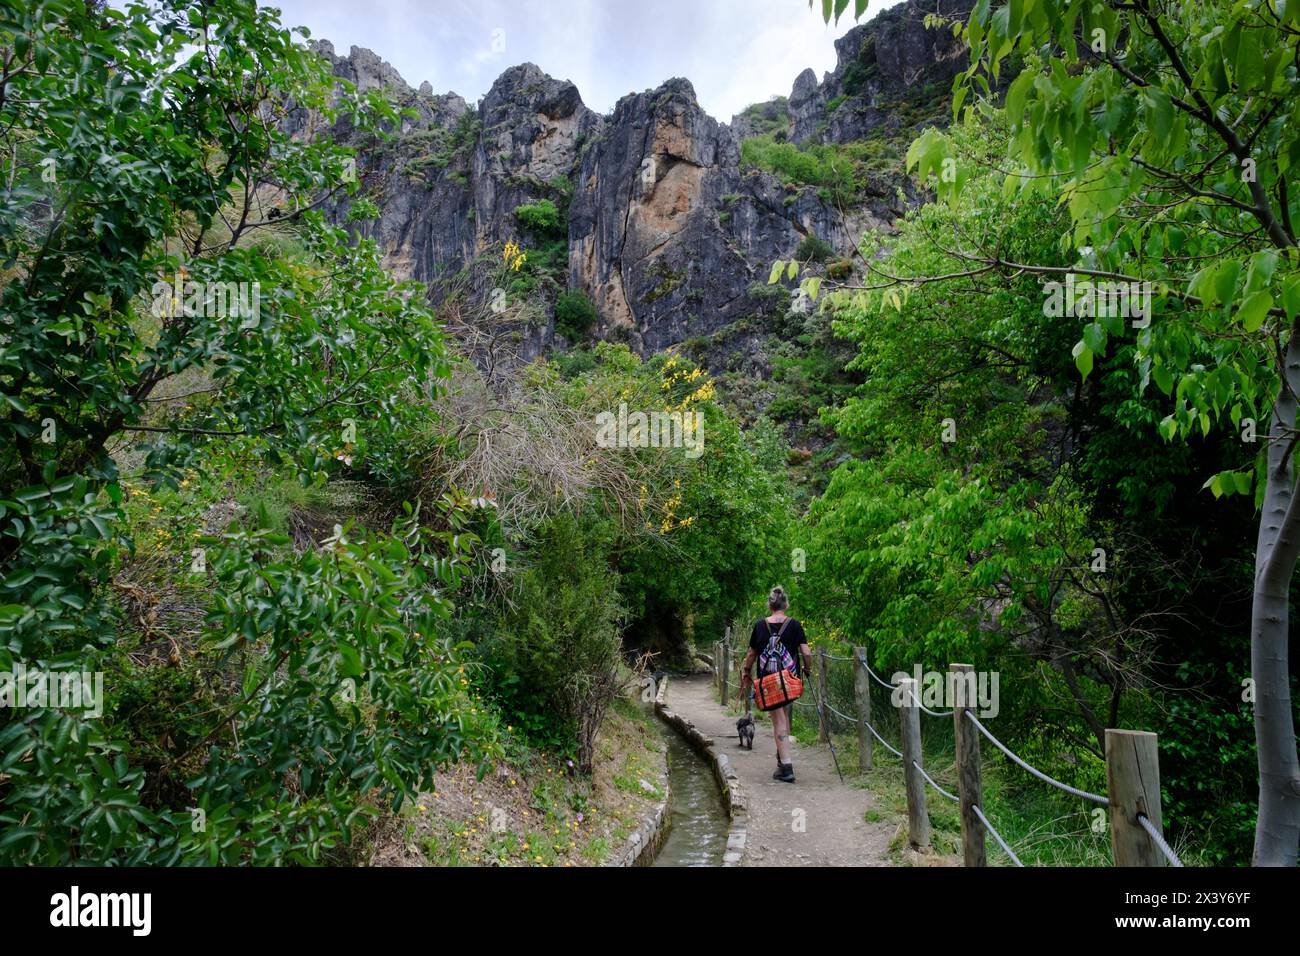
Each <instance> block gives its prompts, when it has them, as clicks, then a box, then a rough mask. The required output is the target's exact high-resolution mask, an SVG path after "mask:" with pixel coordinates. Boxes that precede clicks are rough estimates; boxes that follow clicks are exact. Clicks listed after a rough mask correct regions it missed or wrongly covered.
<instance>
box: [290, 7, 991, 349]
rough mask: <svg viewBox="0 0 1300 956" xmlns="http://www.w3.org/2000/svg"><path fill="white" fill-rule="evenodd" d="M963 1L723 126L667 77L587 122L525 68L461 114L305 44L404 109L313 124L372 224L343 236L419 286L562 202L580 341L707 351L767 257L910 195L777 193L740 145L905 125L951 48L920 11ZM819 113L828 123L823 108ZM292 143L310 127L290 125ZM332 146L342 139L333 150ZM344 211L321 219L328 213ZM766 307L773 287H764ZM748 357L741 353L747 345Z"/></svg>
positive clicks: (363, 59) (523, 237) (457, 100)
mask: <svg viewBox="0 0 1300 956" xmlns="http://www.w3.org/2000/svg"><path fill="white" fill-rule="evenodd" d="M970 6H971V2H970V0H908V2H906V3H904V4H900V5H899V6H898V7H895V8H894V9H892V10H888V11H886V12H884V13H882V14H880V15H879V16H878V17H877V18H876V19H875V20H873V21H872V22H871V23H868V24H865V25H862V26H859V27H856V28H854V29H853V30H851V31H849V32H848V33H847V34H846V35H845V36H844V37H842V38H841V39H840V40H839V41H837V43H836V49H837V53H838V59H839V62H838V64H837V66H836V69H835V70H834V71H833V72H832V73H828V74H826V76H825V77H823V78H822V80H821V81H818V79H817V77H816V75H815V74H814V73H813V72H812V71H811V70H805V71H804V72H803V73H802V74H800V75H799V77H798V78H797V79H796V80H795V83H794V87H793V89H792V91H791V94H790V96H789V98H788V101H774V102H773V103H770V104H762V105H760V106H759V107H755V108H751V109H750V110H747V111H746V113H745V114H742V115H741V116H738V117H736V118H734V119H733V120H732V122H731V124H722V123H719V122H718V121H716V120H715V119H713V118H712V117H710V116H708V115H707V114H706V113H705V112H704V111H703V109H701V107H700V105H699V103H698V102H697V100H696V96H695V90H694V88H693V87H692V86H691V84H690V82H689V81H688V80H685V79H670V80H668V81H667V82H665V83H664V84H662V85H661V86H660V87H658V88H657V89H654V90H649V91H646V92H642V93H635V94H631V95H629V96H626V97H624V98H623V99H621V100H620V101H619V102H618V104H617V105H616V106H615V108H614V110H613V112H612V113H611V114H610V115H608V116H602V115H600V114H598V113H596V112H594V111H592V110H590V109H588V108H587V107H586V106H585V105H584V104H583V102H582V97H581V95H580V94H579V91H578V89H577V88H576V87H575V86H574V85H573V84H572V83H570V82H568V81H566V80H558V79H554V78H552V77H550V76H547V75H546V74H545V73H543V72H542V71H541V70H540V69H539V68H538V67H536V66H535V65H533V64H531V63H525V64H521V65H519V66H514V67H511V68H510V69H508V70H506V71H505V72H504V73H503V74H501V76H500V77H499V78H498V79H497V81H496V82H495V83H494V84H493V86H492V88H491V90H490V91H489V92H488V93H487V95H486V96H484V98H483V99H482V101H481V102H480V103H479V104H478V105H477V107H472V106H470V105H469V104H467V103H466V102H465V101H464V100H463V99H462V98H461V97H459V96H457V95H456V94H454V93H448V94H443V95H436V94H434V93H433V91H432V89H431V87H430V86H429V84H428V83H424V84H422V85H421V86H420V87H419V89H418V90H413V89H412V88H411V87H409V86H408V85H407V83H406V81H405V80H403V79H402V77H401V76H399V75H398V74H397V72H396V71H395V70H394V69H393V68H392V67H391V66H390V65H389V64H388V63H386V62H384V61H383V60H382V59H380V57H378V56H377V55H375V54H374V53H372V52H371V51H369V50H364V49H359V48H356V47H353V48H352V50H351V51H350V53H349V55H348V56H346V57H341V56H339V55H337V54H336V53H335V51H334V48H333V46H332V45H330V44H329V43H328V42H324V41H322V42H318V43H317V44H316V46H315V48H316V50H317V51H318V52H319V54H320V55H321V56H323V57H325V58H326V59H327V60H328V61H329V63H330V66H331V69H332V70H333V72H334V74H335V75H336V76H338V77H340V78H345V79H347V80H349V81H351V82H352V83H354V84H355V85H356V86H357V88H358V89H360V90H362V91H368V90H372V89H384V90H386V91H387V92H388V95H389V96H390V97H391V98H392V99H393V100H394V101H395V102H396V103H397V105H398V106H399V107H401V108H403V109H405V110H407V111H408V112H409V115H408V116H407V117H405V118H403V120H402V121H401V124H400V127H399V128H397V129H394V130H393V131H392V132H393V134H394V136H393V140H392V141H391V142H389V143H386V144H382V145H380V146H377V147H376V146H374V145H373V144H371V143H369V142H359V141H358V140H359V139H360V138H359V137H356V136H351V132H352V131H350V130H348V129H347V128H346V126H345V125H340V127H337V128H334V129H333V130H330V132H331V133H332V134H333V135H335V136H336V137H338V138H340V139H342V140H343V141H344V142H352V143H353V144H355V145H357V146H358V147H359V148H360V149H359V155H360V157H361V158H360V160H359V168H358V174H359V175H360V176H361V179H362V183H363V184H364V186H365V187H366V191H367V193H368V194H369V195H370V196H371V198H372V199H373V200H374V201H375V202H376V203H377V205H378V207H379V210H380V216H379V218H378V220H376V221H373V222H369V223H366V224H365V225H364V226H363V227H356V228H360V229H361V231H362V232H364V234H366V235H368V236H371V237H373V238H375V239H376V240H377V241H378V243H379V245H380V248H381V249H382V250H383V251H384V254H385V256H386V260H387V265H388V267H389V268H390V269H391V270H392V271H393V272H394V273H395V274H397V275H398V276H400V277H402V278H413V279H417V280H420V281H423V282H426V283H430V288H431V296H432V297H433V298H434V299H435V300H436V298H437V296H438V291H437V290H438V288H439V285H440V283H439V280H440V278H443V277H446V276H449V275H452V274H454V273H456V272H457V271H458V270H461V269H462V268H463V267H465V266H467V265H470V264H472V263H473V262H474V261H475V259H476V258H478V257H481V256H485V255H495V254H496V253H497V250H498V249H499V246H500V245H501V244H502V243H504V242H505V241H507V240H508V239H517V240H519V241H520V242H521V243H522V244H523V245H524V246H525V247H526V248H530V249H531V248H532V246H533V244H535V243H536V240H537V237H535V236H531V235H529V234H528V233H527V232H526V231H525V230H524V229H523V226H522V224H521V223H520V222H519V221H518V219H517V217H516V215H515V210H516V209H518V208H519V207H520V206H521V205H524V204H528V203H536V202H537V201H539V200H541V199H551V200H552V201H554V202H556V204H557V206H559V207H561V208H564V206H566V205H567V213H568V215H567V220H568V221H567V240H568V248H567V252H568V256H567V276H566V275H564V269H563V265H562V263H561V267H560V269H559V275H558V282H560V283H565V282H567V285H568V287H569V288H570V289H578V290H581V291H583V292H585V293H586V294H587V295H588V296H589V297H590V298H591V300H592V302H593V303H594V304H595V306H596V309H597V311H598V313H599V315H600V325H599V327H598V328H597V329H596V334H597V335H599V336H601V337H605V338H614V339H621V340H625V341H628V342H629V343H630V344H631V345H632V346H633V347H635V348H637V349H638V350H640V351H642V352H645V353H649V352H654V351H660V350H663V349H665V348H668V347H670V346H673V345H676V344H679V343H683V342H685V341H687V340H689V339H698V338H704V339H713V338H715V337H717V336H718V333H719V332H721V331H722V330H724V329H727V328H728V327H730V326H733V325H735V324H736V323H738V322H739V320H742V319H744V318H746V317H748V316H753V315H755V314H761V313H762V312H763V311H764V310H765V309H770V308H771V306H772V303H773V295H774V293H773V292H772V290H771V289H769V288H767V287H766V282H767V275H768V271H769V269H770V266H771V263H772V262H773V261H774V260H776V259H779V258H790V257H792V256H793V255H794V253H795V250H796V249H797V248H798V247H799V245H800V243H801V242H802V241H803V240H804V239H805V238H807V237H810V236H815V237H817V238H819V239H821V240H824V241H825V242H828V243H830V245H831V246H832V247H833V248H834V249H835V250H836V251H837V252H838V253H840V254H843V253H844V252H846V251H849V250H851V249H852V247H853V245H854V243H855V242H856V240H857V238H858V237H859V236H860V235H861V234H862V232H863V231H864V230H867V229H887V228H889V224H890V223H891V222H892V221H893V219H895V218H896V217H897V216H898V215H900V214H901V212H902V211H904V209H905V208H906V203H907V200H908V199H909V198H910V199H914V198H915V195H914V191H912V192H908V190H911V188H912V187H911V186H910V185H907V186H905V190H904V191H905V195H904V199H903V200H900V199H899V196H898V189H899V187H900V185H904V184H903V183H901V182H899V181H886V180H882V181H881V182H879V183H876V182H874V181H872V182H869V184H868V187H867V189H866V190H865V191H864V194H863V195H862V197H861V202H860V203H859V204H857V205H856V206H855V208H852V209H840V208H835V207H834V206H832V205H831V204H830V203H829V201H828V198H829V197H827V196H826V195H825V192H824V191H823V192H822V193H821V195H819V191H818V190H817V189H814V188H811V187H803V188H800V187H798V186H797V185H788V186H787V185H783V184H782V183H781V182H780V181H779V180H778V179H777V178H776V177H775V176H773V175H771V174H769V173H767V172H763V171H760V170H756V169H749V170H746V169H743V168H742V164H741V149H740V143H741V141H742V140H743V139H744V138H747V137H750V136H755V135H760V134H763V133H772V132H775V133H776V135H777V136H778V138H788V139H790V140H793V141H795V142H800V143H803V142H815V143H843V142H848V141H850V140H855V139H861V138H864V137H866V136H870V135H872V134H873V133H874V132H875V131H876V130H879V129H881V128H884V129H904V130H906V129H907V128H909V126H910V125H914V124H915V122H916V119H917V117H916V115H914V114H916V113H917V109H916V108H915V107H916V106H917V104H918V103H919V102H922V101H923V100H924V99H925V98H926V97H931V98H934V99H936V100H940V99H943V100H945V101H946V97H947V95H948V89H949V86H950V85H951V79H952V76H953V75H954V74H955V73H956V71H957V70H959V69H961V68H962V67H963V65H964V63H965V60H964V57H965V52H964V50H963V49H961V48H960V47H958V45H957V44H956V41H955V40H953V38H952V35H951V32H950V31H945V30H927V29H926V28H925V27H924V24H923V19H924V16H925V14H926V13H927V12H934V11H935V10H936V9H939V10H941V12H943V13H944V14H945V15H958V14H960V15H963V16H964V13H965V12H966V11H968V10H969V8H970ZM832 107H833V109H832ZM290 127H291V132H293V133H295V134H299V135H312V134H314V133H319V132H322V131H323V130H321V129H319V128H318V126H317V124H316V122H315V120H314V118H313V117H312V116H311V115H309V114H307V113H305V112H302V113H299V114H295V115H294V116H293V117H292V118H291V120H290ZM350 136H351V138H349V137H350ZM347 206H348V203H347V202H346V201H344V202H341V203H340V204H339V205H338V206H337V207H335V208H334V209H332V210H331V212H332V213H333V214H335V215H336V216H338V217H339V218H340V219H342V218H343V217H344V216H345V215H346V212H347ZM775 294H776V295H777V296H780V295H781V294H782V293H775ZM553 338H554V332H553V330H552V329H551V328H549V327H548V328H545V329H539V330H536V332H535V334H534V333H530V336H529V339H528V341H527V343H526V347H525V351H526V352H528V353H531V354H536V353H537V352H540V351H542V350H543V349H545V348H546V347H547V346H549V345H551V344H552V342H553ZM747 342H748V345H752V342H749V341H748V340H747V339H746V337H745V336H744V335H731V336H729V337H728V339H727V345H726V347H725V349H719V348H713V347H710V348H709V349H707V350H706V352H705V354H704V355H703V356H702V357H703V358H704V359H705V361H706V362H707V364H709V365H710V366H711V367H714V368H715V369H718V368H725V367H733V368H740V367H744V366H746V365H747V364H748V365H749V366H756V365H757V364H761V363H759V362H757V360H755V361H749V359H751V358H754V356H752V355H749V356H747V355H745V354H740V357H739V360H738V358H737V353H745V352H746V350H747V347H748V346H747ZM750 351H752V350H750Z"/></svg>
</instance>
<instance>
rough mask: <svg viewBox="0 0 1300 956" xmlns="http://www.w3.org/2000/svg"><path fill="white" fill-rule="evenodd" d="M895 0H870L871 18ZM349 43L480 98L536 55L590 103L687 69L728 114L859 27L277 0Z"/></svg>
mask: <svg viewBox="0 0 1300 956" xmlns="http://www.w3.org/2000/svg"><path fill="white" fill-rule="evenodd" d="M894 2H895V0H872V3H871V6H870V10H869V12H868V14H867V16H868V17H870V16H872V15H874V13H875V12H876V11H878V10H880V9H883V8H885V7H889V6H892V5H893V3H894ZM265 5H266V6H275V7H279V8H280V10H281V13H282V16H281V19H282V21H283V22H284V23H285V24H286V25H290V26H306V27H308V28H309V29H310V30H311V34H312V36H313V37H316V38H323V39H327V40H330V41H332V42H333V43H334V46H335V48H336V50H337V51H338V52H339V53H340V54H345V55H346V53H347V51H348V48H349V47H351V46H353V45H356V46H362V47H369V48H370V49H372V50H374V51H375V52H376V53H377V54H379V56H380V57H382V58H383V59H385V60H387V61H388V62H389V63H391V64H393V66H394V67H396V68H397V71H398V72H399V73H401V74H402V76H403V77H404V78H405V79H406V81H407V82H408V83H409V84H410V85H411V86H413V87H415V86H419V85H420V83H421V82H422V81H424V80H428V81H429V82H430V83H431V84H432V85H433V89H434V91H435V92H437V93H445V92H448V91H455V92H456V93H459V94H460V95H461V96H463V97H465V99H467V100H469V101H470V102H471V103H472V102H474V101H475V100H476V99H478V98H479V97H481V96H482V95H483V94H484V93H486V92H487V91H488V89H489V88H490V87H491V86H492V81H493V80H495V79H496V78H497V76H498V75H500V73H501V72H502V71H503V70H504V69H506V67H509V66H513V65H514V64H516V63H523V62H526V61H531V62H533V63H536V64H537V65H538V66H540V67H541V68H542V69H543V70H544V71H545V72H547V73H549V74H551V75H552V76H555V77H557V78H560V79H568V80H572V81H573V82H574V83H576V84H577V86H578V89H579V91H580V92H581V93H582V99H583V102H585V103H586V104H587V105H588V106H590V107H591V108H592V109H595V110H599V111H601V112H608V111H609V110H610V109H612V108H613V106H614V103H615V102H616V101H617V100H618V99H619V97H621V96H624V95H626V94H628V93H633V92H640V91H641V90H645V89H650V88H653V87H656V86H658V85H659V84H660V83H662V82H663V81H664V80H666V79H668V78H669V77H673V76H684V77H686V78H687V79H689V80H690V81H691V82H692V83H693V84H694V86H695V92H696V94H697V95H698V96H699V100H700V103H701V105H703V107H704V108H705V109H706V110H707V111H708V112H709V113H710V114H711V115H713V116H714V117H716V118H718V119H720V120H723V121H726V120H729V119H730V118H731V116H732V114H734V113H737V112H739V111H740V110H741V109H743V108H744V107H745V106H747V105H748V104H750V103H757V102H761V101H762V100H766V99H768V98H769V97H771V96H774V95H776V94H789V92H790V86H791V84H793V83H794V78H795V77H796V76H798V75H799V73H800V72H801V71H802V70H803V69H804V68H805V67H812V68H813V70H814V71H816V73H817V76H818V78H820V77H821V74H822V72H823V71H825V70H829V69H832V68H834V66H835V47H834V45H833V42H834V40H835V38H836V37H838V36H841V35H842V34H844V33H845V32H847V31H848V30H849V29H851V28H852V27H853V26H854V23H853V21H852V17H851V16H845V17H844V18H843V19H842V20H841V21H840V24H839V26H838V27H836V26H834V25H832V26H826V25H825V24H823V23H822V19H821V14H820V7H821V4H817V7H818V11H817V12H814V11H812V10H809V9H808V3H807V2H806V0H269V2H267V3H266V4H265Z"/></svg>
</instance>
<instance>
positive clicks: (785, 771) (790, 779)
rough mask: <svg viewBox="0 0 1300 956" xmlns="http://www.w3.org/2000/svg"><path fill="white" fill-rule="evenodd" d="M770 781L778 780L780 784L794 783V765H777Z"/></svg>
mask: <svg viewBox="0 0 1300 956" xmlns="http://www.w3.org/2000/svg"><path fill="white" fill-rule="evenodd" d="M772 779H773V780H780V781H781V782H782V783H794V764H792V763H777V765H776V771H775V772H774V773H773V774H772Z"/></svg>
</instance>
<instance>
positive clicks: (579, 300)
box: [555, 290, 600, 342]
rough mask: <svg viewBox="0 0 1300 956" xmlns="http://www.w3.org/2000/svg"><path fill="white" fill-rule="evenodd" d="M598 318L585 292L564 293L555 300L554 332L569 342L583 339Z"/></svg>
mask: <svg viewBox="0 0 1300 956" xmlns="http://www.w3.org/2000/svg"><path fill="white" fill-rule="evenodd" d="M599 318H600V316H599V315H598V314H597V312H596V307H595V306H594V305H592V304H591V300H590V299H589V298H587V295H586V293H585V292H581V291H578V290H574V291H572V292H564V293H561V294H560V297H559V298H558V299H556V300H555V331H557V332H559V333H560V334H561V335H563V336H564V337H565V338H566V339H568V340H569V341H570V342H577V341H579V340H580V339H583V338H585V337H586V335H587V333H588V332H590V331H591V329H592V327H593V326H594V325H595V324H596V322H597V320H598V319H599Z"/></svg>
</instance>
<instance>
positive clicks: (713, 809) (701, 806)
mask: <svg viewBox="0 0 1300 956" xmlns="http://www.w3.org/2000/svg"><path fill="white" fill-rule="evenodd" d="M655 726H657V727H658V728H659V732H660V734H661V735H662V736H663V738H664V741H665V742H666V743H667V744H668V786H669V787H670V788H671V791H672V801H671V803H670V814H669V821H668V827H669V829H668V836H667V837H666V838H665V840H664V842H663V846H661V847H660V848H659V852H658V854H656V856H655V861H654V866H720V865H721V864H722V854H723V852H724V851H725V850H726V849H727V830H728V829H729V827H730V823H731V821H730V820H729V819H728V817H727V810H726V808H725V807H724V806H723V804H722V794H721V793H720V792H719V791H718V784H717V782H716V781H715V780H714V779H713V771H712V769H711V768H710V767H709V765H708V764H707V763H705V762H704V760H703V759H702V758H701V757H700V756H699V755H698V754H696V753H695V751H694V750H692V749H691V748H690V745H689V744H687V743H686V741H684V740H682V738H681V737H680V736H678V734H677V733H675V732H674V731H673V729H672V728H671V727H665V726H664V725H663V724H662V723H660V722H659V721H658V720H656V721H655Z"/></svg>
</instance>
